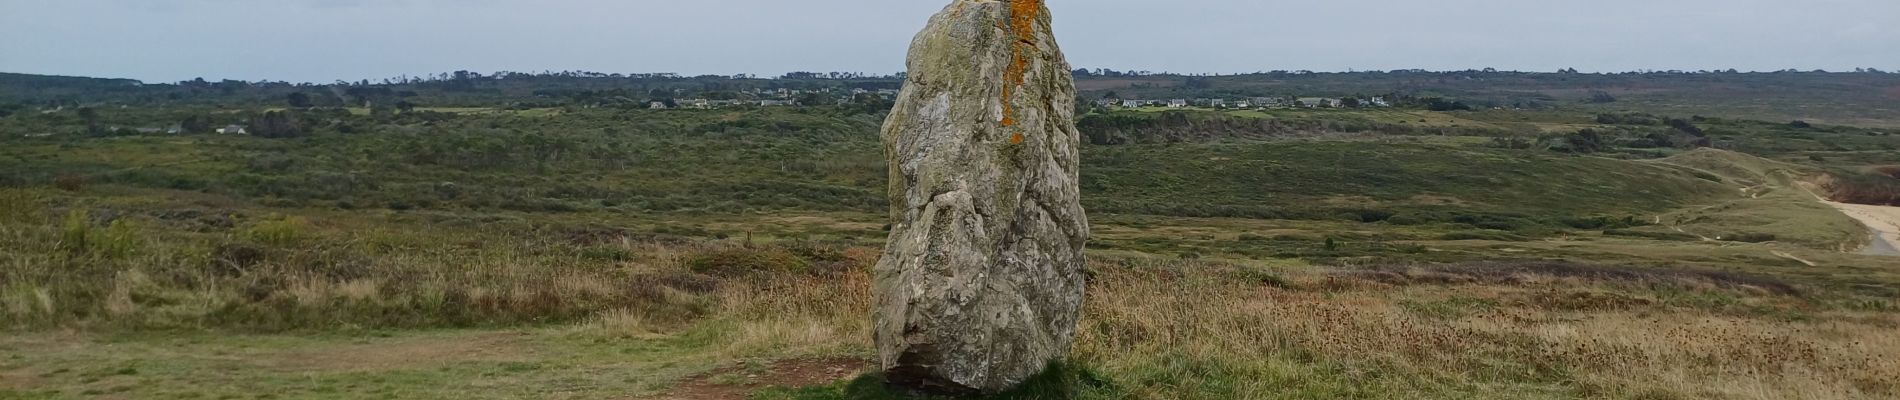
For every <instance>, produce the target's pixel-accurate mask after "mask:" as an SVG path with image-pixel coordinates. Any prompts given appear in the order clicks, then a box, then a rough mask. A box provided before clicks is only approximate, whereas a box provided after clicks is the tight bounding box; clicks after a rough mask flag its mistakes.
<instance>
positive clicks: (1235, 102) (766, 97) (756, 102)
mask: <svg viewBox="0 0 1900 400" xmlns="http://www.w3.org/2000/svg"><path fill="white" fill-rule="evenodd" d="M740 93H742V95H741V96H739V97H744V98H745V99H717V100H715V99H706V98H676V99H671V100H652V101H650V102H649V103H648V104H647V107H648V108H651V109H656V110H664V109H715V108H728V107H742V106H756V107H792V106H815V105H831V104H826V103H835V104H837V105H844V104H849V103H851V102H853V101H856V100H858V99H861V98H864V97H865V96H872V97H875V98H878V99H882V100H895V99H896V98H897V94H898V91H897V90H896V89H878V90H869V89H848V90H847V89H840V88H824V89H813V90H802V89H753V90H750V91H745V92H740ZM1093 104H1094V105H1096V106H1099V107H1102V108H1123V109H1135V108H1151V107H1152V108H1211V109H1224V110H1246V109H1262V108H1371V107H1392V102H1391V101H1389V100H1387V99H1386V98H1385V97H1383V96H1373V97H1340V98H1333V97H1298V96H1287V97H1248V98H1232V99H1228V98H1218V99H1217V98H1195V99H1166V100H1159V99H1122V98H1114V97H1111V98H1105V99H1100V100H1095V101H1094V102H1093Z"/></svg>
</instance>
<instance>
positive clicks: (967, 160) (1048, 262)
mask: <svg viewBox="0 0 1900 400" xmlns="http://www.w3.org/2000/svg"><path fill="white" fill-rule="evenodd" d="M908 63H909V68H910V73H909V79H908V81H907V82H905V86H904V90H903V93H902V94H900V95H899V96H898V100H897V107H896V109H895V110H893V111H891V114H890V119H889V120H887V121H885V123H884V150H885V152H886V154H887V155H888V156H889V157H890V163H891V171H890V177H891V187H890V192H891V200H890V203H891V218H893V220H894V221H893V223H892V225H891V234H890V241H889V244H888V247H886V248H885V249H884V257H883V259H882V260H880V261H879V262H878V265H877V273H876V283H875V284H876V288H875V289H876V293H877V309H876V331H877V332H876V334H877V338H876V339H877V347H878V352H879V355H880V357H881V362H882V363H883V368H884V370H885V376H886V379H887V380H888V381H889V382H890V383H891V384H893V385H898V386H903V387H908V388H911V389H915V390H919V391H925V392H935V393H949V394H971V393H993V392H998V391H1003V390H1007V389H1009V388H1011V387H1014V386H1016V385H1017V384H1020V383H1022V382H1023V381H1024V380H1025V379H1027V378H1029V377H1030V376H1032V375H1035V374H1037V373H1040V372H1042V371H1043V370H1044V369H1045V368H1046V367H1047V366H1048V365H1049V362H1050V361H1055V360H1060V359H1062V358H1064V357H1067V356H1068V354H1069V349H1070V347H1072V345H1073V344H1074V341H1075V339H1074V336H1075V324H1076V319H1077V316H1078V313H1079V312H1080V308H1081V305H1082V290H1083V286H1084V282H1083V275H1082V265H1083V255H1082V248H1083V245H1084V244H1085V243H1086V242H1087V241H1088V235H1089V228H1088V220H1087V217H1086V216H1084V215H1083V212H1082V205H1081V202H1080V191H1079V189H1078V185H1077V179H1078V168H1077V164H1078V161H1079V160H1078V159H1077V155H1076V151H1077V146H1079V145H1080V135H1078V134H1077V133H1076V129H1075V115H1074V112H1075V111H1074V110H1075V82H1074V79H1073V78H1072V77H1071V75H1070V70H1069V64H1068V61H1066V60H1064V59H1063V57H1062V51H1061V50H1060V49H1058V48H1057V47H1056V41H1055V38H1054V36H1053V35H1052V33H1051V30H1050V22H1049V10H1048V8H1047V7H1045V6H1044V5H1043V2H1042V0H956V1H955V2H954V3H952V4H950V6H949V7H946V8H944V10H943V11H942V12H940V13H938V14H937V15H936V16H935V17H932V18H931V19H930V24H929V26H927V27H926V28H924V31H923V32H922V33H919V34H918V35H917V37H916V39H915V40H914V41H912V43H911V48H910V58H909V61H908Z"/></svg>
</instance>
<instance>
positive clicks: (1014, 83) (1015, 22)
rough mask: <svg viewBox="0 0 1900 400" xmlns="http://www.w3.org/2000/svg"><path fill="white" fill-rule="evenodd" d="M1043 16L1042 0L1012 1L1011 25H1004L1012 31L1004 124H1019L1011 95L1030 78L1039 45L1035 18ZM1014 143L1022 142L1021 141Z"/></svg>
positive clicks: (1010, 5) (1005, 75) (1005, 73)
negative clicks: (1030, 62) (1030, 58)
mask: <svg viewBox="0 0 1900 400" xmlns="http://www.w3.org/2000/svg"><path fill="white" fill-rule="evenodd" d="M1041 18H1042V0H1009V26H1006V27H1004V28H1005V30H1006V31H1007V33H1008V34H1009V39H1010V45H1011V54H1010V62H1009V67H1008V69H1007V70H1005V71H1004V72H1003V80H1004V81H1003V126H1015V125H1016V112H1015V109H1014V108H1015V107H1012V106H1010V98H1011V97H1014V96H1015V94H1016V89H1017V88H1019V87H1022V86H1023V84H1024V82H1025V81H1026V80H1027V75H1028V74H1029V56H1031V55H1033V54H1034V52H1035V51H1036V45H1037V42H1036V21H1037V20H1040V19H1041ZM1017 136H1021V135H1020V134H1019V135H1017ZM1011 142H1012V143H1022V141H1021V140H1011Z"/></svg>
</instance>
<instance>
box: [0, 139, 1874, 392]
mask: <svg viewBox="0 0 1900 400" xmlns="http://www.w3.org/2000/svg"><path fill="white" fill-rule="evenodd" d="M520 108H522V107H516V108H514V109H520ZM525 108H527V109H528V110H526V111H506V110H504V109H503V108H501V107H481V108H473V107H471V108H428V109H420V110H419V111H417V112H411V113H394V114H389V115H374V116H372V115H369V114H370V113H367V112H364V113H351V112H348V110H343V112H339V113H329V112H327V111H326V112H325V114H323V118H329V119H331V120H330V121H328V122H322V121H318V122H321V123H317V122H313V123H312V124H313V125H311V126H310V128H311V129H313V132H311V133H309V134H306V135H303V136H300V137H295V138H279V139H269V138H259V137H240V136H211V135H186V136H137V135H132V136H125V135H107V134H97V135H94V134H65V135H55V136H50V137H21V136H20V135H14V134H12V133H19V132H38V131H42V130H46V129H52V128H58V129H64V130H63V131H62V132H82V131H84V129H83V128H80V127H76V126H75V124H79V123H80V122H79V120H78V119H77V118H76V117H75V116H65V115H63V114H61V113H53V114H47V115H35V116H26V117H22V116H14V117H6V118H0V134H4V135H0V170H4V171H6V172H7V174H5V175H0V315H4V316H5V317H4V319H0V331H4V333H5V334H4V336H3V337H0V399H11V398H23V399H64V398H204V399H224V398H316V399H325V398H330V399H355V398H477V399H480V398H497V399H499V398H572V399H594V398H635V399H649V398H651V399H669V398H678V399H890V398H906V397H904V396H900V395H896V394H893V393H889V392H888V391H887V390H886V388H884V387H883V386H882V385H880V384H878V383H877V377H876V375H875V374H874V373H872V372H871V371H870V370H871V369H874V367H872V366H871V365H870V364H871V362H870V361H868V360H870V359H872V358H873V354H872V350H871V349H872V347H871V344H870V343H869V341H870V335H869V329H870V328H869V326H870V321H869V318H868V316H869V314H870V313H869V311H868V307H869V305H868V304H869V302H870V299H869V296H870V294H869V287H868V283H867V281H868V274H869V270H868V269H869V268H870V266H871V265H873V264H874V263H875V262H876V260H877V258H878V256H879V253H880V252H879V249H880V248H881V247H882V245H883V241H884V239H885V235H886V233H885V230H884V229H885V226H886V225H885V224H886V223H887V221H886V217H885V215H884V208H885V204H884V201H885V200H884V196H883V190H884V186H885V185H886V182H885V180H884V174H885V167H884V164H883V161H882V155H881V150H880V149H881V147H880V145H879V144H878V141H877V139H876V135H875V131H876V127H877V126H878V121H879V119H880V116H878V115H876V114H867V113H864V112H862V111H861V110H853V109H849V108H826V107H815V108H780V109H760V110H640V109H602V108H544V107H525ZM203 111H204V110H201V109H163V108H161V109H140V108H126V109H122V110H102V111H101V112H100V113H101V114H102V116H101V117H100V118H106V119H110V120H119V121H128V122H125V123H127V124H132V123H136V122H141V121H148V120H149V121H165V120H174V119H175V117H177V116H178V115H180V114H184V113H191V114H193V115H196V113H200V112H203ZM256 111H258V110H248V109H247V110H233V111H232V115H245V114H246V113H254V112H256ZM425 111H426V112H425ZM312 113H313V114H314V113H315V112H314V111H313V112H312ZM1606 115H1607V117H1606ZM1606 115H1598V114H1597V113H1596V112H1594V111H1575V110H1568V111H1566V110H1543V111H1497V110H1492V111H1475V112H1429V111H1420V110H1269V111H1264V112H1261V111H1246V112H1213V111H1204V110H1203V111H1188V112H1180V111H1166V112H1153V113H1134V112H1102V113H1092V114H1090V115H1088V116H1087V117H1085V120H1084V121H1083V124H1084V125H1085V126H1087V127H1091V128H1092V129H1093V130H1091V131H1090V132H1092V133H1103V136H1101V137H1100V138H1099V139H1103V140H1101V141H1099V142H1094V141H1092V143H1091V144H1088V145H1085V146H1084V147H1083V148H1082V155H1083V169H1084V175H1083V179H1082V189H1083V192H1084V196H1085V200H1084V205H1085V206H1086V207H1088V209H1089V210H1090V213H1091V214H1090V220H1091V225H1092V228H1093V229H1092V230H1093V231H1094V233H1095V237H1094V238H1093V240H1092V241H1091V243H1090V250H1089V254H1090V258H1091V260H1090V263H1089V265H1088V273H1089V276H1090V282H1089V297H1088V299H1087V301H1086V304H1085V311H1084V314H1085V317H1084V319H1083V321H1082V323H1081V326H1080V333H1079V335H1080V337H1079V342H1078V345H1077V348H1076V351H1075V353H1074V354H1073V355H1072V356H1071V357H1070V358H1069V359H1067V360H1062V361H1063V364H1062V365H1063V367H1062V368H1060V369H1058V370H1055V371H1053V372H1052V373H1050V374H1049V375H1047V376H1045V377H1043V378H1042V379H1040V380H1038V381H1037V383H1036V384H1035V385H1032V387H1030V388H1029V389H1027V390H1026V391H1024V392H1021V393H1013V394H1009V395H1004V396H997V397H995V398H1083V399H1236V398H1244V399H1311V398H1366V399H1387V398H1443V399H1525V398H1551V399H1558V398H1616V399H1624V398H1628V399H1783V398H1812V399H1880V398H1894V397H1896V396H1900V380H1896V379H1897V378H1896V377H1900V362H1897V361H1895V360H1900V342H1896V340H1900V339H1897V338H1900V336H1896V335H1893V334H1892V332H1894V331H1895V329H1900V268H1895V267H1896V264H1895V262H1894V259H1893V258H1886V257H1878V256H1872V255H1863V254H1857V253H1856V252H1855V251H1856V250H1858V249H1859V248H1860V247H1862V246H1863V245H1865V244H1866V243H1868V239H1869V237H1868V235H1867V230H1866V228H1865V227H1863V226H1861V225H1860V224H1858V223H1856V222H1855V220H1853V219H1851V218H1849V217H1847V216H1845V215H1843V214H1841V213H1840V212H1838V211H1835V210H1834V209H1833V208H1831V207H1830V206H1828V205H1826V204H1824V203H1822V202H1821V201H1820V199H1819V198H1820V197H1826V196H1828V195H1830V194H1832V193H1829V192H1828V191H1829V190H1830V189H1829V187H1828V185H1827V184H1826V183H1827V182H1835V181H1836V180H1833V178H1832V177H1833V176H1836V175H1842V174H1859V175H1852V177H1855V179H1862V180H1863V181H1864V180H1865V179H1873V178H1878V177H1877V176H1873V175H1871V172H1868V171H1879V170H1880V169H1879V168H1878V167H1880V166H1888V165H1900V156H1896V155H1895V154H1894V153H1892V152H1891V151H1889V149H1891V148H1892V146H1895V145H1897V144H1900V142H1896V140H1900V139H1896V138H1895V137H1894V136H1892V135H1891V133H1892V132H1891V131H1884V130H1879V129H1867V128H1855V127H1841V126H1808V127H1799V126H1796V125H1792V124H1789V123H1787V122H1781V121H1775V122H1761V121H1748V120H1731V119H1715V118H1688V117H1686V116H1677V117H1676V118H1670V117H1667V116H1656V115H1647V114H1613V115H1610V114H1606ZM49 127H52V128H49ZM346 128H347V129H346ZM1581 129H1592V130H1593V131H1595V132H1598V133H1599V134H1598V135H1596V136H1592V137H1586V136H1585V135H1582V134H1581V133H1580V132H1577V131H1578V130H1581ZM345 130H347V131H348V132H345ZM1092 139H1093V138H1092ZM1516 139H1524V140H1523V141H1522V142H1514V141H1513V140H1516ZM1586 139H1587V140H1589V141H1590V142H1587V143H1585V142H1581V141H1583V140H1586ZM1700 139H1707V142H1706V143H1707V144H1708V146H1696V145H1693V143H1694V142H1695V141H1697V140H1700ZM1664 143H1667V144H1670V145H1669V146H1662V145H1661V144H1664ZM1701 147H1714V148H1720V149H1726V150H1717V149H1712V148H1701ZM1839 181H1844V180H1839ZM867 373H869V375H867Z"/></svg>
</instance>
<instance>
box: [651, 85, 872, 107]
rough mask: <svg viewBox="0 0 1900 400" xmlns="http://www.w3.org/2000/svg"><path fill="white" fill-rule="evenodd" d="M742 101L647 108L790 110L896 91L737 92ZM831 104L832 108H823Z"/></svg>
mask: <svg viewBox="0 0 1900 400" xmlns="http://www.w3.org/2000/svg"><path fill="white" fill-rule="evenodd" d="M739 93H740V94H741V95H740V96H736V97H743V98H744V99H719V100H715V99H706V98H693V99H678V98H676V99H672V100H652V101H650V102H649V103H648V104H647V108H651V109H656V110H664V109H701V110H704V109H714V108H728V107H740V106H756V107H792V106H818V105H832V104H835V105H845V104H850V103H851V102H853V101H857V100H858V99H861V98H865V97H867V96H868V97H872V98H876V99H880V100H895V99H897V89H877V90H870V89H841V88H824V89H811V90H806V89H784V88H780V89H752V90H748V91H744V92H739ZM825 103H832V104H825Z"/></svg>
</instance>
